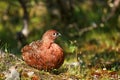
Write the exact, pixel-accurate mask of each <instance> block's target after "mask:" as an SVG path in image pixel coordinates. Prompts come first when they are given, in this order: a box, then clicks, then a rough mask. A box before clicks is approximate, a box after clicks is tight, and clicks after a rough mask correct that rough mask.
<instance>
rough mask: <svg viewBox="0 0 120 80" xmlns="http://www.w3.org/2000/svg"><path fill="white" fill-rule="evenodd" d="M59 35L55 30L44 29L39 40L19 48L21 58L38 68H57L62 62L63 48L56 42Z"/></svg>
mask: <svg viewBox="0 0 120 80" xmlns="http://www.w3.org/2000/svg"><path fill="white" fill-rule="evenodd" d="M58 36H60V33H59V32H57V31H56V30H48V31H46V32H45V33H44V34H43V36H42V39H41V40H37V41H33V42H32V43H30V44H29V45H26V46H24V47H23V48H22V49H21V52H22V58H23V60H24V61H25V62H26V63H27V64H28V65H30V66H32V67H35V68H37V69H39V70H52V69H58V68H59V67H60V66H61V65H62V64H63V62H64V54H63V49H62V48H61V47H60V46H59V45H58V44H56V43H55V42H54V41H55V39H56V38H57V37H58Z"/></svg>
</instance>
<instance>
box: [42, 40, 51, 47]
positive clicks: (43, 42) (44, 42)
mask: <svg viewBox="0 0 120 80" xmlns="http://www.w3.org/2000/svg"><path fill="white" fill-rule="evenodd" d="M52 43H53V41H50V40H43V41H42V46H43V47H44V48H47V49H49V48H50V46H51V44H52Z"/></svg>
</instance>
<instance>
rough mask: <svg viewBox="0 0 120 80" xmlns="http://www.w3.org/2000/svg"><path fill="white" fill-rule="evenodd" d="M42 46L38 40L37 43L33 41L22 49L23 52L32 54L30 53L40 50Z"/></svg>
mask: <svg viewBox="0 0 120 80" xmlns="http://www.w3.org/2000/svg"><path fill="white" fill-rule="evenodd" d="M40 46H41V41H40V40H37V41H33V42H32V43H30V44H29V45H26V46H24V47H23V48H22V49H21V52H22V53H23V52H30V51H36V50H38V48H39V47H40Z"/></svg>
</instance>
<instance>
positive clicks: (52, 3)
mask: <svg viewBox="0 0 120 80" xmlns="http://www.w3.org/2000/svg"><path fill="white" fill-rule="evenodd" d="M24 20H25V21H26V22H27V23H24ZM26 24H27V32H28V34H27V36H26V42H27V43H29V42H31V41H33V40H37V39H40V38H41V35H42V34H43V33H44V32H45V31H46V30H48V29H56V30H58V31H59V32H60V33H61V34H62V37H61V38H60V40H58V41H60V43H61V45H62V46H63V47H64V48H65V51H70V52H71V51H74V48H75V47H76V46H77V47H79V46H81V45H82V44H84V43H86V42H88V41H89V40H93V41H92V42H99V41H102V42H101V43H105V44H106V45H107V46H114V45H115V42H116V41H119V35H120V33H119V31H120V5H119V0H116V1H114V0H103V1H102V0H66V1H64V0H14V1H12V0H4V1H3V0H1V1H0V40H1V41H0V44H1V47H2V48H3V46H4V47H8V49H10V50H9V51H11V52H13V53H17V52H20V48H21V47H22V46H21V44H24V41H22V42H21V41H19V40H18V39H17V37H16V34H17V33H18V32H22V30H23V29H24V27H25V25H26ZM61 41H62V42H61ZM76 43H77V45H76ZM72 48H73V49H72ZM71 49H72V50H71ZM17 54H19V53H17Z"/></svg>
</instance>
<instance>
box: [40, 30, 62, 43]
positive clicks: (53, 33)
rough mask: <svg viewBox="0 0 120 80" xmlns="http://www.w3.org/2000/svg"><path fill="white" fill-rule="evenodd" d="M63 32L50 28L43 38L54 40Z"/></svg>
mask: <svg viewBox="0 0 120 80" xmlns="http://www.w3.org/2000/svg"><path fill="white" fill-rule="evenodd" d="M60 35H61V34H60V33H59V32H57V31H56V30H48V31H46V32H45V33H44V34H43V36H42V40H44V41H52V42H54V40H55V39H56V38H57V37H59V36H60Z"/></svg>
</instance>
